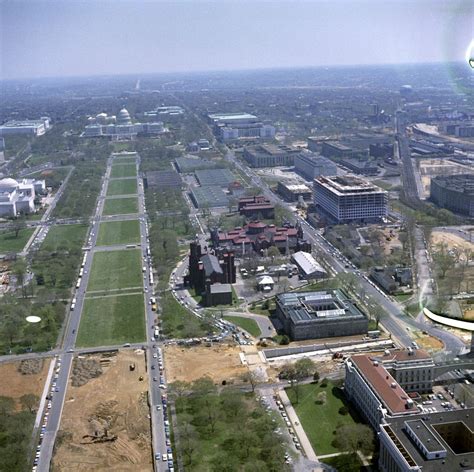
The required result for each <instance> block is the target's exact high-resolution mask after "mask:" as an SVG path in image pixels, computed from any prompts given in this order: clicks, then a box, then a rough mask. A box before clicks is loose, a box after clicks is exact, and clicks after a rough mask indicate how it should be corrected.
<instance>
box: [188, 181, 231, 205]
mask: <svg viewBox="0 0 474 472" xmlns="http://www.w3.org/2000/svg"><path fill="white" fill-rule="evenodd" d="M190 197H191V200H192V201H193V203H194V205H195V206H196V208H201V209H202V208H223V207H226V206H227V205H228V204H229V197H228V196H227V194H226V193H225V192H224V190H223V189H222V188H221V187H216V186H206V187H193V188H192V189H191V193H190Z"/></svg>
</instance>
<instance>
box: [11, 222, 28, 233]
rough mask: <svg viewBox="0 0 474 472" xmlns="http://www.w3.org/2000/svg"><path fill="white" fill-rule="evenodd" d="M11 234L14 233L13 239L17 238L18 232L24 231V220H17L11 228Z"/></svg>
mask: <svg viewBox="0 0 474 472" xmlns="http://www.w3.org/2000/svg"><path fill="white" fill-rule="evenodd" d="M11 228H12V230H13V232H14V233H15V238H18V235H19V234H20V231H22V230H24V229H26V221H25V219H24V218H17V219H16V220H15V221H14V222H13V223H12V226H11Z"/></svg>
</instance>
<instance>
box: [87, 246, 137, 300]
mask: <svg viewBox="0 0 474 472" xmlns="http://www.w3.org/2000/svg"><path fill="white" fill-rule="evenodd" d="M142 286H143V281H142V271H141V253H140V250H139V249H123V250H121V251H101V252H95V253H94V259H93V260H92V268H91V273H90V276H89V283H88V285H87V291H88V292H97V291H107V290H118V289H123V288H127V287H130V288H132V287H133V288H134V287H137V289H140V290H141V288H142ZM142 298H143V296H142Z"/></svg>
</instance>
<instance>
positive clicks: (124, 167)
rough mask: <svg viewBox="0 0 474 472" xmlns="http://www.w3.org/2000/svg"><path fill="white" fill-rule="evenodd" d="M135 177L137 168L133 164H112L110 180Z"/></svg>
mask: <svg viewBox="0 0 474 472" xmlns="http://www.w3.org/2000/svg"><path fill="white" fill-rule="evenodd" d="M136 175H137V166H136V165H135V164H119V163H114V164H113V165H112V171H111V172H110V177H111V178H113V179H114V178H121V177H135V176H136Z"/></svg>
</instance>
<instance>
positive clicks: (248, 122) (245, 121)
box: [208, 113, 275, 142]
mask: <svg viewBox="0 0 474 472" xmlns="http://www.w3.org/2000/svg"><path fill="white" fill-rule="evenodd" d="M208 120H209V122H210V123H211V124H212V125H213V126H214V133H215V135H216V137H217V139H219V140H220V141H223V142H227V141H235V140H239V139H249V138H253V139H255V138H263V139H265V138H270V139H271V138H274V137H275V128H274V127H273V126H271V125H268V124H264V123H262V121H261V120H259V119H258V118H257V117H256V116H255V115H251V114H249V113H212V114H210V115H208Z"/></svg>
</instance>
